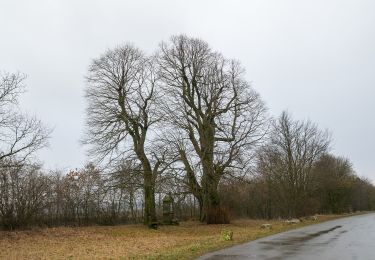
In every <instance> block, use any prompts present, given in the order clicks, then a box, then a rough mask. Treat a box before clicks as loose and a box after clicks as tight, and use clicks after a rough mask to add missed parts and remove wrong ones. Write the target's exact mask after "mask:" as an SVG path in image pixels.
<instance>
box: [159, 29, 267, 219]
mask: <svg viewBox="0 0 375 260" xmlns="http://www.w3.org/2000/svg"><path fill="white" fill-rule="evenodd" d="M158 65H159V72H160V76H161V78H162V80H163V83H164V84H163V86H164V95H165V96H164V98H165V99H164V100H165V101H164V102H163V106H164V111H165V113H166V115H167V118H166V119H168V120H169V122H170V123H172V125H174V127H175V128H177V129H180V130H181V131H180V132H179V133H178V134H173V137H172V138H171V140H172V142H174V143H175V144H176V146H177V150H178V153H179V155H180V159H181V161H182V163H183V164H184V166H185V169H186V174H187V176H188V178H187V179H188V183H189V185H190V188H191V191H192V193H193V194H194V195H195V196H196V198H197V199H198V200H199V201H200V203H201V204H202V207H203V209H204V212H205V214H203V215H202V220H203V219H205V220H206V221H207V223H219V222H223V221H224V220H223V218H222V217H221V216H220V215H222V214H221V213H220V199H219V194H218V184H219V182H220V180H221V178H222V177H223V176H224V175H226V174H229V173H230V172H235V171H233V169H237V171H239V170H240V169H243V168H244V167H245V165H246V164H247V163H248V162H249V160H251V159H252V154H251V151H252V148H253V147H254V146H255V145H256V144H257V143H259V141H260V140H261V139H262V137H263V136H264V134H265V129H264V126H265V122H266V113H265V112H266V109H265V107H264V104H263V102H262V101H261V99H260V97H259V95H258V94H257V93H256V92H255V91H254V90H253V89H251V87H250V86H249V84H248V82H247V81H246V80H245V79H244V77H243V75H244V69H243V68H242V67H241V66H240V64H239V62H237V61H234V60H228V59H225V58H224V57H223V56H222V55H221V54H219V53H217V52H214V51H212V50H211V49H210V47H209V46H208V44H207V43H206V42H204V41H202V40H199V39H195V38H189V37H186V36H184V35H181V36H176V37H172V38H171V41H170V42H169V43H162V44H161V46H160V52H159V55H158ZM174 132H175V133H176V132H177V131H176V130H174ZM176 141H177V142H176ZM191 152H193V153H191ZM195 164H199V167H200V172H201V174H199V172H196V171H194V170H193V169H194V168H195V166H194V165H195ZM200 175H201V176H200Z"/></svg>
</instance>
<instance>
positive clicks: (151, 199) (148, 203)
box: [144, 170, 157, 227]
mask: <svg viewBox="0 0 375 260" xmlns="http://www.w3.org/2000/svg"><path fill="white" fill-rule="evenodd" d="M144 197H145V212H144V224H145V225H148V226H149V227H151V225H152V224H153V223H155V222H157V218H156V210H155V189H154V180H153V175H152V172H151V171H146V170H144Z"/></svg>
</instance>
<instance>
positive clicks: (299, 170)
mask: <svg viewBox="0 0 375 260" xmlns="http://www.w3.org/2000/svg"><path fill="white" fill-rule="evenodd" d="M329 144H330V134H329V133H328V132H327V131H322V130H320V129H319V128H318V127H317V125H316V124H314V123H312V122H311V121H298V120H293V119H292V117H291V116H290V114H288V113H287V112H283V113H282V114H281V116H280V117H279V118H278V119H277V120H275V121H274V122H273V126H272V131H271V135H270V140H269V142H268V143H267V145H266V146H265V147H263V148H262V149H261V151H260V152H259V171H260V172H261V174H263V175H264V176H265V177H266V179H267V180H268V182H270V184H271V185H272V188H273V189H274V190H273V192H276V193H277V195H276V197H277V198H278V200H279V204H280V205H283V209H284V211H285V215H287V216H289V217H296V216H299V215H303V210H304V203H305V202H306V199H308V195H309V191H311V189H312V188H313V187H312V185H313V180H314V179H313V175H312V170H313V166H314V163H315V162H316V161H317V160H318V159H319V158H320V157H321V156H322V155H324V154H325V152H327V150H328V148H329Z"/></svg>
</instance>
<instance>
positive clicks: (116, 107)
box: [85, 44, 163, 225]
mask: <svg viewBox="0 0 375 260" xmlns="http://www.w3.org/2000/svg"><path fill="white" fill-rule="evenodd" d="M87 83H88V84H87V88H86V99H87V101H88V109H87V127H88V132H87V136H86V139H85V142H86V143H87V144H91V145H92V146H91V147H92V149H91V150H90V152H91V153H92V154H93V155H95V156H97V157H98V158H99V159H103V158H109V159H110V160H113V159H116V158H124V157H130V156H133V155H135V157H136V158H137V159H138V160H139V162H140V164H141V168H142V171H140V172H141V173H142V174H143V185H144V197H145V209H144V210H145V215H144V221H145V224H148V225H150V224H151V223H154V222H155V221H156V213H155V180H156V176H157V174H158V173H159V172H160V171H161V170H162V169H163V167H162V164H163V155H162V154H161V155H160V156H159V155H158V154H160V153H158V152H159V151H160V150H158V151H157V152H156V151H153V150H152V149H150V143H151V141H152V140H151V139H152V137H150V132H151V131H155V128H153V126H154V124H155V123H156V122H158V121H159V120H160V115H159V114H157V113H156V109H155V103H156V98H157V89H156V88H157V86H158V85H157V84H158V83H157V77H156V74H155V70H154V65H153V62H152V58H150V57H147V56H146V55H145V54H144V53H143V52H142V51H141V50H139V49H138V48H136V47H134V46H132V45H129V44H127V45H123V46H120V47H118V48H115V49H113V50H108V51H107V52H106V53H104V54H103V55H102V56H101V57H99V58H97V59H94V60H93V61H92V63H91V65H90V68H89V72H88V75H87Z"/></svg>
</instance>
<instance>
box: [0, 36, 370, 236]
mask: <svg viewBox="0 0 375 260" xmlns="http://www.w3.org/2000/svg"><path fill="white" fill-rule="evenodd" d="M244 73H245V69H244V68H243V67H242V66H241V64H240V62H239V61H237V60H233V59H228V58H226V57H224V56H223V55H222V54H221V53H219V52H217V51H214V50H212V49H211V47H210V46H209V45H208V43H206V42H205V41H203V40H201V39H197V38H191V37H188V36H185V35H178V36H173V37H171V38H170V40H169V41H166V42H162V43H161V44H160V45H159V47H158V48H157V50H155V52H154V53H152V54H151V55H148V54H146V53H144V52H143V51H142V50H140V49H139V48H137V47H135V46H133V45H131V44H124V45H120V46H118V47H117V48H114V49H110V50H107V51H106V52H105V53H103V54H102V55H100V56H99V57H97V58H95V59H93V60H92V61H91V63H90V66H89V69H88V72H87V75H86V88H85V98H86V101H87V111H86V133H85V135H84V138H83V142H84V144H85V145H86V146H87V147H88V152H89V155H90V161H92V163H88V164H87V165H86V166H85V167H84V168H83V169H76V170H73V171H70V172H68V173H66V172H62V171H54V172H47V171H46V170H44V169H42V168H41V167H40V165H39V164H38V162H37V159H36V158H35V157H34V155H35V152H36V151H37V150H39V149H41V148H43V147H45V146H47V145H48V138H49V136H50V134H51V131H50V130H49V129H48V128H47V127H46V126H44V125H43V124H42V122H40V120H38V119H37V118H35V117H30V116H29V115H28V114H27V113H24V112H22V111H21V110H20V107H19V106H18V101H19V95H20V94H21V93H22V92H23V91H24V85H23V82H24V79H25V76H24V75H22V74H20V73H15V74H11V73H1V74H0V225H1V227H2V228H5V229H14V228H18V227H27V226H32V225H48V226H53V225H88V224H116V223H138V222H143V223H144V224H146V225H149V226H154V224H155V223H158V221H159V220H160V216H161V214H162V212H161V208H162V199H163V197H164V196H165V194H167V193H171V194H172V195H173V197H174V200H175V203H174V208H175V214H176V217H177V218H179V219H197V220H199V221H202V222H206V223H207V224H220V223H227V222H229V219H230V218H231V217H253V218H279V217H281V218H291V217H300V216H304V215H310V214H316V213H341V212H350V211H356V210H372V209H374V206H375V205H374V203H375V202H374V201H375V187H374V186H373V185H372V184H371V182H369V181H368V180H366V179H364V178H360V177H358V176H357V175H356V173H355V172H354V170H353V167H352V165H351V163H350V161H349V160H347V159H345V158H339V157H336V156H334V155H332V154H330V149H331V146H330V143H331V136H330V134H329V133H328V132H327V131H324V130H321V129H319V127H318V126H317V125H316V124H314V123H312V122H311V121H309V120H305V121H301V120H296V119H294V118H292V116H291V114H290V113H288V112H283V113H281V115H280V116H278V117H277V118H272V117H271V116H270V115H269V114H268V111H267V108H266V106H265V104H264V102H263V101H262V99H261V97H260V95H259V94H258V93H257V92H256V91H255V90H254V89H253V88H252V87H251V86H250V84H249V82H248V81H247V80H246V78H245V74H244Z"/></svg>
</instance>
